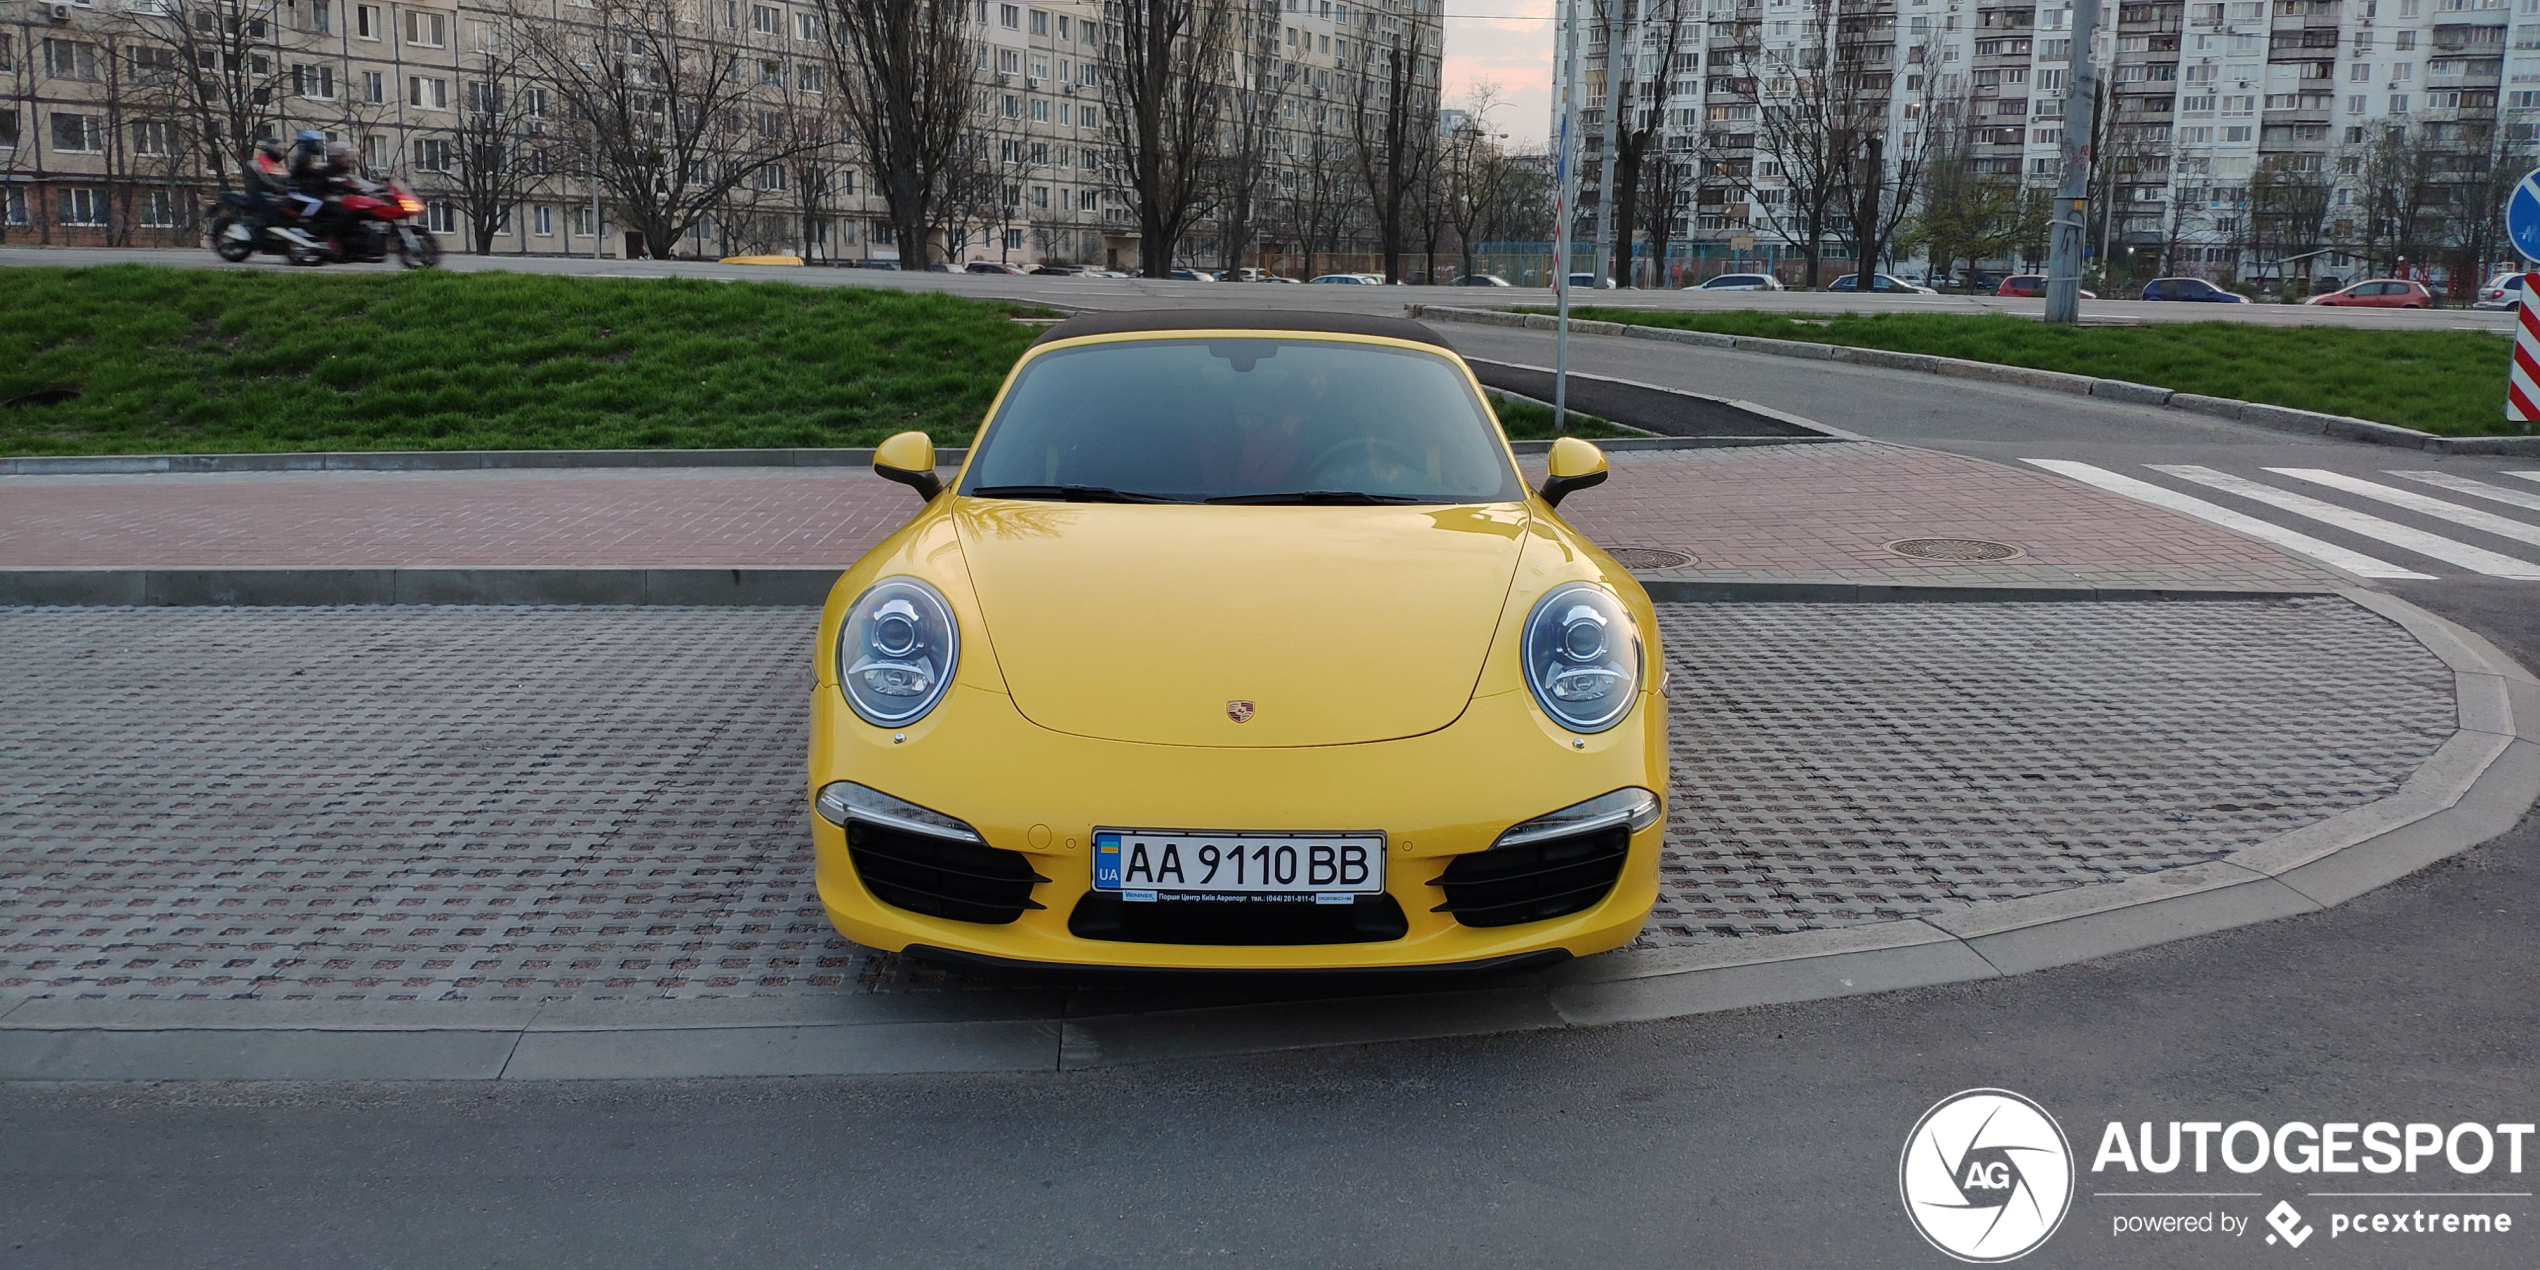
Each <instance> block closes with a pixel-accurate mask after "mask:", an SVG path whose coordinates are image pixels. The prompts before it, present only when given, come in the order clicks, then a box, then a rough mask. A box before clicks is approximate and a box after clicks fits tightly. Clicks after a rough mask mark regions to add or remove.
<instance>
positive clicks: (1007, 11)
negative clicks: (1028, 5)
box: [997, 4, 1023, 31]
mask: <svg viewBox="0 0 2540 1270" xmlns="http://www.w3.org/2000/svg"><path fill="white" fill-rule="evenodd" d="M997 25H998V26H1001V27H1004V28H1005V29H1006V30H1009V31H1011V30H1014V29H1016V28H1017V27H1020V26H1022V25H1023V7H1022V6H1021V5H1013V4H1001V5H998V6H997Z"/></svg>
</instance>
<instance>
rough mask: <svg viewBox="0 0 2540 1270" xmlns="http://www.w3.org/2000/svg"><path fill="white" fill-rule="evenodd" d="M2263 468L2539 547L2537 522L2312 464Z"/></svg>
mask: <svg viewBox="0 0 2540 1270" xmlns="http://www.w3.org/2000/svg"><path fill="white" fill-rule="evenodd" d="M2267 470H2268V471H2270V472H2274V473H2277V474H2278V475H2282V476H2290V477H2293V478H2294V479H2296V480H2303V481H2309V482H2310V483H2312V484H2314V485H2325V486H2327V487H2329V488H2330V489H2342V490H2344V491H2346V492H2347V493H2349V494H2355V495H2359V496H2361V497H2364V498H2369V499H2373V500H2375V501H2377V502H2383V503H2388V504H2390V505H2391V506H2393V507H2405V508H2407V509H2408V510H2409V511H2412V512H2415V513H2417V514H2418V515H2421V516H2432V517H2433V518H2435V519H2436V520H2448V521H2450V522H2452V523H2453V524H2455V525H2466V526H2468V527H2470V528H2472V529H2476V530H2479V531H2481V532H2483V533H2491V534H2494V535H2496V536H2497V537H2499V538H2511V539H2513V540H2514V541H2515V542H2527V543H2530V544H2531V545H2532V546H2535V547H2540V525H2526V524H2524V523H2523V522H2521V521H2519V520H2507V519H2506V518H2504V517H2502V516H2499V515H2496V514H2495V513H2493V512H2483V511H2480V510H2478V509H2477V508H2475V507H2463V506H2461V505H2460V504H2458V503H2447V502H2444V501H2443V500H2442V499H2439V498H2428V497H2426V496H2425V495H2423V494H2420V493H2417V492H2416V491H2414V490H2404V489H2392V488H2391V487H2389V486H2387V485H2381V484H2376V483H2374V482H2372V481H2367V480H2360V479H2358V478H2356V477H2352V476H2348V475H2346V474H2345V473H2343V472H2331V471H2327V470H2325V469H2323V468H2316V467H2271V468H2268V469H2267Z"/></svg>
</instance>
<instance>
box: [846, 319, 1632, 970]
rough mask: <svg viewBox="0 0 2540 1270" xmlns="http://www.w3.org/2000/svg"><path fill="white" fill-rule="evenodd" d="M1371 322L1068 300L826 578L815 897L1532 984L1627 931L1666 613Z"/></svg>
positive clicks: (1593, 475) (1012, 938)
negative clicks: (1535, 972) (1486, 973)
mask: <svg viewBox="0 0 2540 1270" xmlns="http://www.w3.org/2000/svg"><path fill="white" fill-rule="evenodd" d="M1549 460H1550V475H1549V477H1548V478H1547V479H1546V481H1545V482H1544V484H1543V486H1542V488H1540V489H1539V490H1529V489H1527V488H1526V486H1525V485H1524V484H1523V482H1522V481H1521V480H1520V477H1519V473H1518V468H1517V464H1516V461H1515V458H1514V456H1513V455H1512V453H1511V452H1510V449H1509V446H1508V443H1507V442H1506V440H1505V439H1503V437H1502V436H1501V434H1500V431H1499V427H1498V424H1497V421H1496V420H1495V418H1494V417H1493V415H1492V413H1491V410H1490V407H1489V405H1488V403H1487V402H1486V401H1485V400H1484V398H1483V396H1482V393H1481V391H1480V388H1479V385H1477V384H1476V383H1475V381H1474V379H1473V375H1472V372H1471V371H1470V370H1468V369H1467V368H1466V367H1465V365H1464V363H1463V362H1462V360H1461V359H1459V358H1458V357H1457V356H1456V355H1455V353H1454V352H1453V351H1451V350H1450V349H1448V348H1447V347H1446V345H1445V343H1444V342H1443V341H1441V340H1440V339H1439V338H1438V337H1437V336H1436V335H1435V334H1433V333H1432V332H1430V331H1429V330H1428V328H1426V327H1424V326H1421V325H1419V324H1418V323H1415V322H1409V321H1404V320H1401V319H1394V318H1372V317H1355V316H1343V315H1330V314H1316V315H1306V314H1264V313H1229V312H1182V313H1124V314H1108V315H1098V316H1090V317H1079V318H1073V319H1070V320H1068V321H1066V322H1064V323H1061V324H1060V325H1058V326H1056V327H1053V328H1052V329H1051V330H1050V331H1049V332H1048V333H1047V334H1045V335H1043V336H1042V337H1041V339H1040V340H1039V341H1038V342H1037V343H1035V344H1034V345H1033V346H1032V347H1031V349H1030V350H1029V351H1027V352H1026V353H1025V354H1024V355H1023V357H1022V359H1021V360H1020V361H1019V362H1017V363H1016V365H1015V367H1014V370H1013V372H1012V373H1011V374H1010V375H1009V376H1008V377H1007V379H1006V382H1005V387H1004V389H1003V390H1002V391H1001V392H1000V393H999V394H998V396H997V399H996V402H995V404H994V405H993V406H991V407H990V409H989V413H988V420H987V424H986V426H985V427H984V428H983V429H982V430H981V432H980V434H979V436H978V439H977V441H976V442H975V443H974V444H973V445H972V446H971V448H970V451H969V455H968V458H967V460H966V461H965V462H964V463H963V464H962V466H961V471H960V474H959V475H958V476H957V477H955V478H954V480H953V482H952V484H951V485H949V486H946V485H944V484H942V483H941V482H940V481H939V479H938V478H937V476H936V469H935V456H934V447H933V445H932V443H931V442H930V441H929V440H928V438H927V437H926V436H925V435H924V434H923V433H915V432H909V433H902V434H900V435H899V436H896V437H893V438H891V439H890V440H889V441H888V442H886V443H884V444H883V445H882V446H881V447H880V449H879V450H878V451H877V452H876V454H875V458H874V468H875V470H876V471H877V472H879V473H880V474H881V475H883V476H885V477H888V478H890V479H892V480H895V481H899V482H901V483H903V484H906V485H910V486H913V487H914V488H915V489H916V491H917V492H918V494H919V495H920V496H921V497H923V498H924V499H925V502H926V505H925V508H924V509H923V510H922V511H920V512H919V513H918V514H917V516H916V517H915V518H914V519H912V520H910V521H909V522H908V524H906V525H904V526H902V527H901V528H900V529H899V530H898V531H897V532H895V533H893V534H892V535H891V536H890V537H888V538H886V539H884V540H883V541H882V543H881V544H880V545H879V546H876V547H875V548H874V549H873V550H872V552H870V553H869V554H867V555H866V556H865V557H864V558H863V559H862V560H860V561H858V562H857V563H856V564H855V566H854V567H853V568H851V569H848V570H847V571H846V573H845V574H844V576H842V577H840V578H839V580H838V585H837V587H836V589H835V590H834V591H833V592H832V593H831V594H830V598H829V604H828V608H827V610H826V611H825V612H824V613H823V614H822V615H821V625H820V637H819V644H818V646H817V647H818V650H819V652H818V656H817V661H818V666H819V673H818V686H817V687H816V688H815V689H814V690H813V692H812V698H811V785H810V793H811V799H812V810H813V813H814V815H813V819H812V836H813V844H814V848H815V850H816V853H817V855H818V874H819V887H820V895H821V900H822V902H823V903H824V904H825V905H826V907H827V908H828V910H829V917H830V920H831V921H832V922H834V923H836V925H837V927H838V929H839V931H841V932H842V933H844V934H845V935H846V936H847V937H849V938H851V939H854V940H856V941H858V942H859V943H863V944H866V945H868V946H871V947H875V948H881V949H886V950H905V951H906V952H907V953H909V954H910V955H912V956H918V957H924V958H929V959H933V960H939V961H952V962H966V963H969V964H974V965H981V964H1003V965H1041V966H1050V965H1062V966H1115V967H1158V968H1172V967H1181V968H1193V969H1285V970H1320V969H1339V968H1351V967H1435V968H1448V967H1455V968H1503V967H1505V968H1516V967H1525V966H1535V965H1542V964H1547V963H1550V962H1554V961H1559V960H1561V959H1563V958H1566V957H1570V956H1574V955H1583V954H1587V953H1594V952H1601V951H1604V950H1606V949H1610V948H1614V947H1616V946H1618V945H1621V944H1623V943H1625V942H1627V941H1629V940H1630V939H1631V938H1632V937H1633V935H1634V934H1635V933H1637V932H1638V931H1639V930H1640V928H1641V924H1642V922H1643V920H1644V919H1645V918H1646V917H1647V916H1648V913H1649V909H1650V905H1651V904H1652V903H1653V902H1654V900H1655V898H1656V895H1657V874H1658V850H1659V839H1660V836H1661V834H1662V832H1663V825H1662V819H1663V816H1662V807H1661V802H1662V797H1663V795H1664V793H1665V791H1666V788H1667V751H1666V708H1665V703H1664V701H1663V700H1662V699H1661V696H1660V692H1661V687H1662V685H1661V678H1662V676H1661V673H1660V667H1661V665H1662V663H1661V662H1660V659H1659V654H1658V643H1657V626H1656V621H1655V618H1654V615H1653V614H1652V612H1651V610H1650V606H1649V598H1648V596H1647V595H1646V594H1645V593H1643V592H1642V590H1641V588H1640V586H1639V585H1638V584H1637V583H1635V582H1634V581H1633V580H1632V577H1631V575H1630V574H1629V573H1627V572H1626V571H1624V570H1623V569H1622V568H1621V567H1620V566H1618V565H1616V564H1615V563H1614V561H1613V560H1611V559H1610V558H1608V557H1607V556H1606V555H1605V554H1604V553H1603V552H1602V551H1600V550H1598V549H1597V548H1596V546H1595V545H1594V544H1592V543H1590V542H1589V541H1588V540H1587V539H1585V538H1583V537H1581V536H1580V535H1579V534H1578V533H1577V532H1576V531H1574V530H1572V529H1571V528H1570V527H1569V526H1568V525H1565V524H1563V523H1562V521H1561V518H1560V516H1559V514H1558V513H1557V512H1556V511H1555V507H1556V505H1557V504H1558V503H1559V502H1560V501H1561V499H1562V497H1563V496H1564V495H1566V494H1569V493H1571V492H1573V491H1576V490H1579V489H1583V488H1586V487H1588V486H1591V485H1594V484H1596V483H1598V482H1600V481H1602V480H1603V479H1604V478H1605V474H1606V465H1605V457H1604V456H1603V455H1602V454H1600V453H1598V451H1597V450H1596V448H1595V447H1594V446H1591V445H1589V444H1588V443H1586V442H1584V441H1580V440H1577V439H1575V438H1571V439H1564V440H1562V441H1559V442H1557V443H1555V445H1554V446H1553V449H1552V452H1551V454H1550V456H1549Z"/></svg>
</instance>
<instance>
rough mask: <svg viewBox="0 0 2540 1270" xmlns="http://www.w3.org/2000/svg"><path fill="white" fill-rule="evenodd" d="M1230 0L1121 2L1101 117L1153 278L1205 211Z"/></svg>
mask: <svg viewBox="0 0 2540 1270" xmlns="http://www.w3.org/2000/svg"><path fill="white" fill-rule="evenodd" d="M1227 5H1228V0H1116V2H1115V4H1114V5H1113V6H1112V7H1113V12H1114V13H1116V14H1117V28H1118V34H1117V43H1115V44H1114V45H1113V46H1112V47H1111V49H1110V53H1111V56H1110V57H1108V58H1106V59H1104V64H1103V121H1104V124H1105V127H1106V130H1107V132H1108V134H1109V136H1110V139H1111V144H1112V147H1113V149H1114V151H1115V152H1116V154H1117V158H1118V161H1119V166H1120V169H1121V173H1122V181H1123V186H1124V188H1123V190H1122V193H1124V194H1125V195H1126V196H1127V197H1128V199H1129V203H1130V208H1131V210H1132V212H1134V213H1135V215H1136V216H1137V219H1138V265H1139V269H1140V271H1141V272H1143V273H1144V274H1145V275H1146V276H1147V277H1150V278H1161V277H1164V276H1165V275H1167V274H1169V273H1171V272H1172V270H1173V258H1174V256H1175V255H1176V254H1177V249H1178V248H1179V247H1180V245H1181V242H1182V235H1183V234H1185V233H1187V232H1189V230H1190V228H1191V226H1192V225H1193V224H1194V223H1196V222H1197V221H1198V220H1199V219H1200V217H1201V215H1202V214H1203V213H1204V212H1205V211H1206V210H1207V200H1208V195H1209V186H1210V176H1211V168H1212V166H1213V164H1212V160H1213V159H1214V158H1215V157H1216V151H1217V146H1218V140H1219V138H1218V121H1219V119H1220V117H1221V116H1222V114H1223V113H1224V111H1225V107H1226V96H1227V95H1226V93H1225V92H1224V91H1223V90H1222V89H1221V88H1220V87H1219V83H1220V81H1221V79H1222V77H1223V76H1224V74H1225V70H1226V66H1227V56H1228V45H1229V43H1230V42H1231V39H1232V37H1231V35H1230V30H1231V28H1232V26H1233V23H1232V20H1231V18H1230V15H1229V13H1228V7H1227Z"/></svg>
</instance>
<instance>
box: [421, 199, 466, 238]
mask: <svg viewBox="0 0 2540 1270" xmlns="http://www.w3.org/2000/svg"><path fill="white" fill-rule="evenodd" d="M423 221H424V228H426V229H429V230H431V231H432V232H433V233H436V234H455V233H457V232H459V209H458V207H457V206H456V205H455V204H450V203H433V204H430V205H428V206H426V207H425V208H424V209H423Z"/></svg>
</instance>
